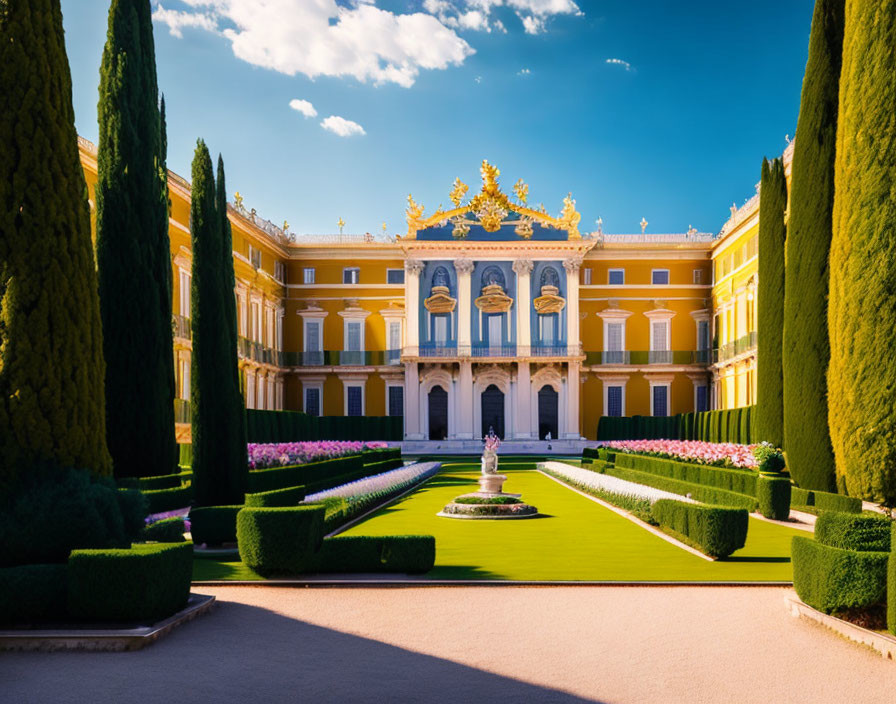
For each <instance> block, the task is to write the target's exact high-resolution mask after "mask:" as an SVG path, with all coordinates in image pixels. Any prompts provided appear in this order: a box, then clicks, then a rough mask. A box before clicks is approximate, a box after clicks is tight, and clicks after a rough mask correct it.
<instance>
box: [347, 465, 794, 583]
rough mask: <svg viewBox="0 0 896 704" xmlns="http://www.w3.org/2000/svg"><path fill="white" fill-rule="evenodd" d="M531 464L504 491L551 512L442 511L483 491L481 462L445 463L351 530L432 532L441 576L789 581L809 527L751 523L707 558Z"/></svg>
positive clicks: (513, 474)
mask: <svg viewBox="0 0 896 704" xmlns="http://www.w3.org/2000/svg"><path fill="white" fill-rule="evenodd" d="M531 467H533V463H531V462H520V463H511V462H505V461H502V462H501V465H500V471H501V472H502V473H505V474H507V475H508V480H507V484H506V485H505V487H504V490H505V491H507V492H513V493H520V494H522V498H523V500H524V501H526V502H527V503H532V504H534V505H535V506H537V507H538V509H539V511H540V512H541V513H543V514H546V517H544V518H532V519H524V520H513V521H485V520H458V519H450V518H442V517H438V516H436V513H438V511H439V510H440V509H441V508H442V506H444V505H445V504H446V503H448V502H449V501H451V499H452V498H454V497H455V496H457V495H458V494H462V493H465V492H467V491H470V490H471V489H475V481H476V475H477V472H478V466H477V465H473V464H469V463H460V462H457V461H455V462H453V463H450V462H449V463H446V465H445V467H444V469H443V471H442V472H441V473H439V474H438V475H436V476H435V477H433V478H432V479H431V480H430V481H429V482H427V483H426V484H425V485H424V486H423V487H421V488H420V489H419V490H417V491H416V492H414V493H413V494H411V495H409V496H407V497H405V498H404V499H402V500H401V501H399V502H397V503H395V504H392V505H391V506H388V507H386V508H384V509H382V510H380V511H378V512H377V513H376V514H374V515H373V516H372V517H371V518H370V519H368V520H367V521H364V522H363V523H361V524H358V525H356V526H354V527H352V528H351V529H350V530H348V531H346V532H345V533H343V535H396V534H402V533H413V534H421V533H424V534H431V535H434V536H435V537H436V566H435V568H434V569H433V570H432V571H431V572H429V574H428V575H427V576H428V577H430V578H432V579H510V580H612V581H629V580H630V581H642V580H643V581H790V580H791V578H792V572H791V565H790V540H791V538H792V537H793V536H794V535H805V533H804V532H801V531H798V530H795V529H792V528H786V527H783V526H777V525H774V524H770V523H766V522H764V521H760V520H755V519H751V520H750V528H749V533H748V536H747V544H746V546H745V547H744V548H743V549H742V550H739V551H737V552H736V553H735V554H734V555H732V556H731V557H730V558H728V559H726V560H722V561H717V562H708V561H706V560H703V559H701V558H699V557H697V556H696V555H692V554H690V553H688V552H686V551H684V550H682V549H680V548H678V547H676V546H674V545H671V544H669V543H667V542H666V541H664V540H662V539H661V538H659V537H657V536H655V535H653V534H651V533H649V532H648V531H646V530H644V529H643V528H642V527H641V526H639V525H636V524H635V523H632V522H631V521H629V520H627V519H625V518H623V517H622V516H618V515H616V514H615V513H613V512H612V511H610V510H608V509H606V508H604V507H602V506H599V505H598V504H595V503H594V502H592V501H589V500H588V499H586V498H584V497H582V496H581V495H579V494H577V493H575V492H573V491H571V490H569V489H567V488H566V487H564V486H562V485H560V484H558V483H556V482H554V481H553V480H551V479H549V478H547V477H545V476H543V475H541V474H539V473H537V472H533V471H524V470H526V469H529V468H531Z"/></svg>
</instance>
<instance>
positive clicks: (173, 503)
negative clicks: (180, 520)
mask: <svg viewBox="0 0 896 704" xmlns="http://www.w3.org/2000/svg"><path fill="white" fill-rule="evenodd" d="M141 493H142V494H143V496H145V497H146V501H147V504H148V505H147V511H148V513H164V512H165V511H175V510H176V509H179V508H186V507H187V506H189V505H190V504H191V503H192V502H193V486H192V484H184V485H183V486H179V487H176V488H174V489H152V490H148V491H142V490H141Z"/></svg>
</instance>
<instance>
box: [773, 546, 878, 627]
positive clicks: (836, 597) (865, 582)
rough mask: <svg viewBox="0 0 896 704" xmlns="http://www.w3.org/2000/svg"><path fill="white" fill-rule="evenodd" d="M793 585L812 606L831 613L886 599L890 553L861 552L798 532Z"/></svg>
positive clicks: (794, 550) (793, 548)
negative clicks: (823, 542)
mask: <svg viewBox="0 0 896 704" xmlns="http://www.w3.org/2000/svg"><path fill="white" fill-rule="evenodd" d="M790 552H791V561H792V562H793V588H794V589H795V590H796V593H797V595H798V596H799V598H800V599H802V600H803V601H804V602H806V603H807V604H808V605H809V606H811V607H813V608H815V609H818V610H819V611H823V612H824V613H827V614H829V613H831V612H833V611H839V610H841V609H854V608H862V607H866V606H872V605H874V604H877V603H880V602H881V601H883V599H884V596H885V593H886V590H887V560H888V558H889V556H890V553H886V552H867V551H865V552H860V551H857V550H843V549H842V548H835V547H831V546H830V545H824V544H822V543H820V542H818V541H817V540H814V539H812V538H808V537H803V536H795V537H794V538H793V542H792V545H791V551H790Z"/></svg>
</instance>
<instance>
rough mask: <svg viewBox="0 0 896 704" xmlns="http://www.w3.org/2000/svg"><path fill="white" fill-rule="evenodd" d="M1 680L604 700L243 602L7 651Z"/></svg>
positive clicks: (262, 696) (30, 685)
mask: <svg viewBox="0 0 896 704" xmlns="http://www.w3.org/2000/svg"><path fill="white" fill-rule="evenodd" d="M277 591H278V592H279V591H280V590H277ZM0 681H4V691H5V692H6V694H5V695H4V699H5V700H7V701H90V702H96V703H98V704H99V703H102V702H116V703H127V702H139V703H140V704H153V703H155V702H160V703H164V704H170V702H171V701H173V700H178V699H183V697H184V696H187V698H188V699H194V700H195V701H209V702H216V703H225V702H240V703H242V702H247V701H260V702H266V703H267V702H297V701H307V702H340V703H342V702H451V703H452V704H453V703H455V702H490V701H499V700H506V701H519V702H539V703H540V702H558V703H563V704H566V703H569V704H572V703H573V702H586V701H596V700H587V699H583V698H581V697H577V696H574V695H571V694H568V693H566V692H561V691H558V690H556V689H549V688H546V687H541V686H538V685H533V684H528V683H525V682H521V681H519V680H516V679H512V678H509V677H504V676H502V675H497V674H494V673H491V672H486V671H484V670H480V669H477V668H473V667H468V666H466V665H461V664H458V663H455V662H452V661H450V660H444V659H442V658H438V657H434V656H431V655H425V654H422V653H417V652H413V651H410V650H406V649H404V648H400V647H396V646H393V645H388V644H386V643H382V642H379V641H376V640H372V639H369V638H363V637H360V636H355V635H351V634H348V633H342V632H339V631H335V630H332V629H329V628H323V627H320V626H315V625H311V624H309V623H307V622H305V621H302V620H298V619H292V618H289V617H286V616H283V615H281V614H278V613H274V612H272V611H269V610H267V609H263V608H259V607H255V606H248V605H245V604H239V603H233V602H225V603H219V604H218V606H217V607H216V608H215V609H214V610H213V611H212V612H211V613H210V614H208V615H206V616H203V617H201V618H199V619H197V620H196V621H193V622H191V623H187V624H185V625H183V626H181V627H180V628H178V629H176V630H175V631H174V632H172V633H171V634H170V635H169V636H168V637H166V638H165V639H163V640H161V641H159V642H158V643H156V644H155V645H152V646H150V647H148V648H147V649H145V650H141V651H138V652H132V653H83V652H82V653H65V652H56V653H6V654H4V657H3V661H2V664H0Z"/></svg>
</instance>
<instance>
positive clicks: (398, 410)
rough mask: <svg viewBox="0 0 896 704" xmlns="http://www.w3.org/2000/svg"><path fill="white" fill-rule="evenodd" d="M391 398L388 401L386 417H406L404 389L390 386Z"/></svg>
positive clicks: (396, 385)
mask: <svg viewBox="0 0 896 704" xmlns="http://www.w3.org/2000/svg"><path fill="white" fill-rule="evenodd" d="M388 389H389V397H388V399H387V400H386V415H390V416H403V415H404V387H403V386H399V385H398V384H394V385H390V386H389V387H388Z"/></svg>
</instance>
